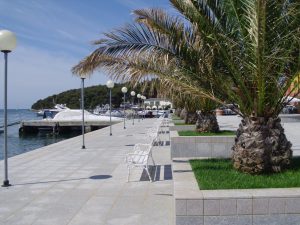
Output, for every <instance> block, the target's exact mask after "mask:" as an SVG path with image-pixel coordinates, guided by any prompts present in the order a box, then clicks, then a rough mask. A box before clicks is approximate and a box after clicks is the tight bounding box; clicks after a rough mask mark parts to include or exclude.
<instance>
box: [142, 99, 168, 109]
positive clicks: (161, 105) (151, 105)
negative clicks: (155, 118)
mask: <svg viewBox="0 0 300 225" xmlns="http://www.w3.org/2000/svg"><path fill="white" fill-rule="evenodd" d="M145 106H146V108H147V109H167V108H172V107H173V105H172V102H170V101H169V100H168V99H165V98H149V99H146V100H145Z"/></svg>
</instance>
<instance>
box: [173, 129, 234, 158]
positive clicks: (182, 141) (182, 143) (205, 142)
mask: <svg viewBox="0 0 300 225" xmlns="http://www.w3.org/2000/svg"><path fill="white" fill-rule="evenodd" d="M177 127H179V126H176V128H177ZM170 130H171V129H170ZM170 138H171V158H172V159H173V158H178V157H179V158H186V157H187V158H198V157H212V158H230V157H231V148H232V146H233V144H234V138H235V136H207V137H205V136H190V137H186V136H185V137H183V136H179V135H178V132H177V131H176V130H175V131H174V130H173V131H170Z"/></svg>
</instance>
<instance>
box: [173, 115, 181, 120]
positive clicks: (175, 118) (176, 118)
mask: <svg viewBox="0 0 300 225" xmlns="http://www.w3.org/2000/svg"><path fill="white" fill-rule="evenodd" d="M172 120H181V118H180V117H178V116H175V115H173V116H172Z"/></svg>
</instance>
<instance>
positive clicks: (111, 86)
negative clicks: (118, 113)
mask: <svg viewBox="0 0 300 225" xmlns="http://www.w3.org/2000/svg"><path fill="white" fill-rule="evenodd" d="M114 86H115V84H114V82H113V81H112V80H109V81H107V82H106V87H107V88H108V89H109V121H110V136H111V135H112V131H111V89H112V88H113V87H114Z"/></svg>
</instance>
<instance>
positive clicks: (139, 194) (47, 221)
mask: <svg viewBox="0 0 300 225" xmlns="http://www.w3.org/2000/svg"><path fill="white" fill-rule="evenodd" d="M155 120H156V119H146V120H140V122H138V121H136V123H135V125H132V123H131V121H127V123H126V129H124V128H123V123H119V124H115V125H113V127H112V136H110V135H109V127H107V128H103V129H100V130H96V131H94V132H90V133H88V134H86V149H81V144H82V137H81V136H78V137H75V138H71V139H68V140H65V141H62V142H58V143H55V144H52V145H49V146H45V147H42V148H40V149H36V150H33V151H30V152H26V153H23V154H21V155H17V156H14V157H11V158H9V160H8V168H9V170H8V171H9V181H10V183H11V184H12V186H10V187H8V188H1V189H0V212H1V213H0V224H6V225H18V224H19V225H21V224H31V225H41V224H43V225H54V224H55V225H83V224H85V225H100V224H101V225H102V224H103V225H125V224H130V225H141V224H144V225H153V224H155V225H173V224H174V205H173V180H172V172H171V161H170V146H169V145H164V146H154V147H153V157H154V160H155V162H156V165H157V168H156V170H154V169H152V171H153V173H154V171H155V174H156V178H155V181H154V182H152V183H151V182H149V180H148V179H147V176H146V173H145V171H144V172H143V171H142V169H140V168H137V169H135V170H133V171H132V174H131V177H130V182H127V167H126V164H125V163H124V158H125V155H126V154H127V153H128V152H131V151H132V150H133V145H134V144H136V143H147V139H146V138H145V133H146V132H147V128H151V127H153V124H154V122H155ZM161 139H162V141H163V140H164V142H165V143H166V141H167V140H168V134H162V136H161ZM0 167H3V161H0Z"/></svg>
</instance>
